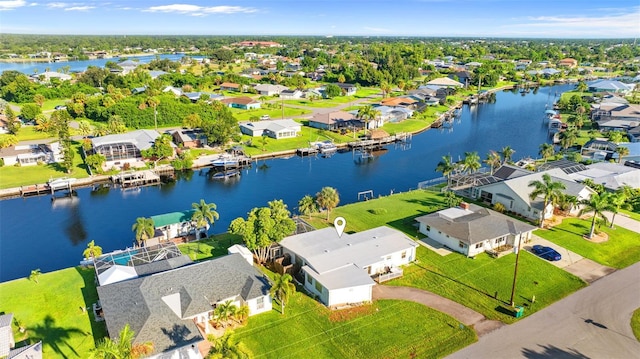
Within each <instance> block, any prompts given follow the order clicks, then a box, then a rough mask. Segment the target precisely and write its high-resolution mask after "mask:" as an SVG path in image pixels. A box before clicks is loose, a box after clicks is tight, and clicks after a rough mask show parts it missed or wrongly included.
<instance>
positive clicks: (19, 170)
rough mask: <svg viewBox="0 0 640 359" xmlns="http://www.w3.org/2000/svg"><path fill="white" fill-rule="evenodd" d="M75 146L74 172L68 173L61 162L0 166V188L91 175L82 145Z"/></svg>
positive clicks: (76, 144)
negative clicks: (83, 155)
mask: <svg viewBox="0 0 640 359" xmlns="http://www.w3.org/2000/svg"><path fill="white" fill-rule="evenodd" d="M74 146H75V148H76V155H75V157H74V158H73V164H74V167H73V168H74V170H73V173H71V174H68V173H66V172H65V171H64V169H62V167H61V166H60V164H59V163H54V164H47V165H36V166H24V167H16V166H4V167H0V189H3V188H12V187H20V186H27V185H34V184H36V183H38V184H42V183H46V182H47V181H48V180H49V179H51V178H56V177H65V176H69V177H74V178H86V177H89V173H88V172H87V169H86V166H85V164H84V162H83V161H82V157H81V156H80V146H81V145H80V144H79V143H75V144H74Z"/></svg>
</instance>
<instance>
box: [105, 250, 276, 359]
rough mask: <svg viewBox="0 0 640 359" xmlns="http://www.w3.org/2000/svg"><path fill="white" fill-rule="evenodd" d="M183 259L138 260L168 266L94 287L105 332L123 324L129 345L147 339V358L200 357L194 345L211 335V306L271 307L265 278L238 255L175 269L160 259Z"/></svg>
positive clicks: (111, 332)
mask: <svg viewBox="0 0 640 359" xmlns="http://www.w3.org/2000/svg"><path fill="white" fill-rule="evenodd" d="M161 253H162V252H158V253H157V254H155V256H156V257H157V256H159V255H160V254H161ZM130 255H131V256H134V257H135V258H137V257H136V256H138V254H135V253H133V254H130ZM183 257H184V256H180V257H173V258H170V259H160V260H157V261H152V262H151V263H146V264H142V265H143V266H145V265H146V266H147V267H153V268H152V269H156V268H158V267H168V268H169V269H167V270H165V271H161V272H158V271H155V270H153V271H152V272H151V273H149V274H138V275H137V276H135V277H132V278H129V279H125V280H121V281H117V282H112V283H109V284H103V285H100V286H99V287H98V288H97V289H98V296H99V297H100V304H101V306H102V312H103V316H104V319H105V323H106V327H107V331H108V333H109V335H110V336H112V337H114V336H116V335H118V333H119V332H120V331H121V330H122V328H124V326H125V325H127V324H128V325H129V326H130V328H131V330H132V331H133V332H134V333H135V337H134V338H133V344H141V343H146V342H151V343H153V345H154V353H156V354H153V355H152V356H150V357H149V358H158V359H159V358H202V357H204V356H206V354H207V353H201V352H200V351H199V349H198V344H199V343H201V342H203V341H204V340H205V338H206V336H207V335H208V334H209V333H212V326H211V324H210V321H211V320H212V319H213V318H214V314H213V313H214V310H215V308H216V306H218V305H220V304H222V303H225V302H227V301H231V302H232V303H233V304H234V305H236V306H238V307H239V306H242V305H247V306H248V307H249V315H255V314H258V313H262V312H266V311H269V310H271V297H270V295H269V289H270V287H271V286H270V284H269V282H268V280H267V279H266V277H265V276H264V275H263V274H262V273H261V272H260V271H258V270H257V269H256V268H254V267H253V266H252V265H250V264H249V263H247V261H246V260H245V258H243V256H242V255H241V254H230V255H227V256H224V257H220V258H217V259H213V260H208V261H202V262H199V263H194V264H186V265H182V266H178V267H176V268H171V265H169V264H165V263H164V262H168V261H170V260H175V259H177V258H183ZM152 258H153V257H152ZM132 259H133V258H132ZM187 259H188V256H187ZM133 267H134V268H136V266H133Z"/></svg>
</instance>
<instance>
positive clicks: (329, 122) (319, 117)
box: [309, 111, 364, 131]
mask: <svg viewBox="0 0 640 359" xmlns="http://www.w3.org/2000/svg"><path fill="white" fill-rule="evenodd" d="M363 126H364V124H363V123H362V121H360V120H359V119H357V118H356V116H355V115H354V114H351V113H349V112H345V111H333V112H328V113H317V114H315V115H313V117H311V118H310V119H309V127H313V128H319V129H322V130H329V131H335V130H339V129H342V128H356V129H358V128H362V127H363Z"/></svg>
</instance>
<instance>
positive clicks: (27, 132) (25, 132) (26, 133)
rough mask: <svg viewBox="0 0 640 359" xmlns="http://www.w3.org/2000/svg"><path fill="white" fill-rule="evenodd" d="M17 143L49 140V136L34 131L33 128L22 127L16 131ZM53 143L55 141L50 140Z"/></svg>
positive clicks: (34, 128)
mask: <svg viewBox="0 0 640 359" xmlns="http://www.w3.org/2000/svg"><path fill="white" fill-rule="evenodd" d="M17 137H18V141H31V140H41V139H48V138H51V134H49V133H46V132H40V131H36V127H35V126H22V127H20V130H19V131H18V135H17ZM51 141H55V140H51Z"/></svg>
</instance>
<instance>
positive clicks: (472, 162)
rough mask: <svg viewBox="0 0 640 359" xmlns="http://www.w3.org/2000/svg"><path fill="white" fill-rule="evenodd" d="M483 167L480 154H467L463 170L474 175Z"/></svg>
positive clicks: (465, 154)
mask: <svg viewBox="0 0 640 359" xmlns="http://www.w3.org/2000/svg"><path fill="white" fill-rule="evenodd" d="M480 167H481V164H480V156H479V155H478V152H465V153H464V160H463V161H462V168H463V169H464V170H465V171H468V172H469V173H474V172H476V171H477V170H479V169H480Z"/></svg>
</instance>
